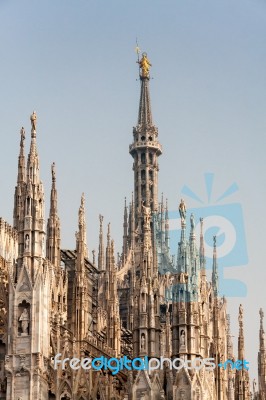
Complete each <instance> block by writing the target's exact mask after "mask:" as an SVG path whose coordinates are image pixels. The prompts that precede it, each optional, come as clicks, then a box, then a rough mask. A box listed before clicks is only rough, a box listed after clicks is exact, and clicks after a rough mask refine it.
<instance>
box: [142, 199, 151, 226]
mask: <svg viewBox="0 0 266 400" xmlns="http://www.w3.org/2000/svg"><path fill="white" fill-rule="evenodd" d="M142 210H143V214H144V223H145V224H146V225H148V224H149V223H150V221H151V209H150V207H145V206H144V202H142Z"/></svg>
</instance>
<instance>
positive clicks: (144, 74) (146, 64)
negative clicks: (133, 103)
mask: <svg viewBox="0 0 266 400" xmlns="http://www.w3.org/2000/svg"><path fill="white" fill-rule="evenodd" d="M137 63H138V64H139V66H140V68H141V75H140V76H141V78H149V77H150V74H149V71H150V67H151V66H152V65H151V63H150V61H149V60H148V57H147V53H142V58H141V60H140V61H139V60H138V61H137Z"/></svg>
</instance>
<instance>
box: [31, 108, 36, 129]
mask: <svg viewBox="0 0 266 400" xmlns="http://www.w3.org/2000/svg"><path fill="white" fill-rule="evenodd" d="M30 121H31V131H32V132H35V131H36V124H37V115H36V111H33V113H32V114H31V116H30Z"/></svg>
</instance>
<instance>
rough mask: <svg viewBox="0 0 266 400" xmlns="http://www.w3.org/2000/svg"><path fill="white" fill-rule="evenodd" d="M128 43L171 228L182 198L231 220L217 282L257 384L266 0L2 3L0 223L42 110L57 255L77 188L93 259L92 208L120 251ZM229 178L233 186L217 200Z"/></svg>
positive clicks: (133, 97) (131, 98) (131, 84)
mask: <svg viewBox="0 0 266 400" xmlns="http://www.w3.org/2000/svg"><path fill="white" fill-rule="evenodd" d="M136 37H137V38H138V43H139V46H140V48H141V50H142V51H146V52H147V53H148V57H149V59H150V61H151V63H152V68H151V77H152V78H153V79H151V80H150V91H151V102H152V113H153V119H154V123H155V124H156V126H157V127H158V129H159V140H160V143H161V144H162V146H163V155H162V156H161V157H160V160H159V163H160V171H159V193H161V192H163V193H164V196H165V197H167V198H168V204H169V209H170V211H171V218H172V217H173V221H170V224H171V228H172V229H177V228H175V227H174V226H175V225H174V224H175V222H177V221H174V218H175V216H176V210H177V208H178V204H179V201H180V198H181V197H184V198H185V201H186V204H187V208H188V209H193V211H194V212H195V216H196V219H197V221H198V218H199V217H200V216H202V214H204V216H205V218H206V217H208V216H209V217H211V216H212V215H214V214H215V215H217V213H218V214H219V215H220V216H221V215H222V220H221V221H222V224H224V223H225V222H226V221H227V222H228V221H229V222H228V223H227V225H223V227H222V228H221V227H220V230H219V229H218V228H217V229H218V230H217V235H218V239H219V237H220V242H219V240H217V244H218V248H217V251H218V255H219V247H220V252H221V253H222V251H223V249H222V246H223V245H224V243H225V240H226V238H227V236H226V232H225V231H226V229H227V228H228V226H229V228H230V227H231V228H232V226H233V231H234V232H235V233H236V238H235V240H236V242H237V247H236V248H235V254H234V257H231V255H232V254H231V253H230V252H229V253H230V254H231V255H230V254H229V256H228V257H229V258H227V260H225V259H221V260H219V259H218V262H219V265H220V275H223V276H224V278H223V282H225V279H229V278H230V279H235V280H237V281H241V282H242V283H241V284H240V286H239V284H237V283H235V284H234V283H233V286H232V285H231V286H230V291H231V293H230V295H229V297H228V310H229V312H230V314H231V321H232V335H234V338H233V339H234V344H235V349H234V350H235V352H236V351H237V347H236V346H237V335H238V322H237V315H238V307H239V304H240V303H242V304H243V306H244V311H245V316H244V318H245V319H244V324H245V333H246V338H245V339H246V341H245V347H246V359H247V360H248V361H249V362H250V365H251V377H252V379H253V378H254V377H255V376H256V375H257V365H256V360H257V352H258V328H259V314H258V311H259V308H260V307H263V308H264V310H265V312H266V296H265V280H266V273H265V253H264V249H265V225H266V212H265V199H266V185H265V183H266V182H265V178H266V173H265V147H266V139H265V131H266V113H265V110H266V90H265V89H266V68H265V67H266V46H265V37H266V1H265V0H241V1H240V0H173V1H172V0H146V1H145V2H143V1H139V0H135V1H134V2H130V1H122V0H112V1H108V2H107V1H103V0H97V1H90V0H75V1H74V0H61V1H59V0H46V1H45V2H44V1H42V2H40V1H39V2H37V3H36V2H34V1H32V0H13V1H12V2H11V1H7V0H0V51H1V64H0V70H1V76H0V93H1V96H0V99H1V100H0V101H1V107H0V135H1V136H0V137H1V150H2V151H1V158H0V188H1V196H0V215H1V216H2V217H3V218H4V219H5V220H7V221H8V222H9V223H12V213H13V196H14V187H15V183H16V174H17V156H18V151H19V140H20V135H19V132H20V128H21V126H24V127H25V130H26V137H27V140H26V143H27V144H26V145H27V149H28V148H29V140H30V119H29V117H30V114H31V113H32V111H33V110H36V112H37V116H38V127H37V143H38V151H39V156H40V164H41V177H42V180H43V182H44V187H45V194H46V215H48V211H49V196H50V193H49V191H50V186H51V172H50V168H51V164H52V162H55V163H56V172H57V188H58V196H59V214H60V218H61V227H62V247H63V248H74V246H75V231H76V230H77V224H78V207H79V204H80V197H81V194H82V192H84V193H85V197H86V213H87V232H88V233H87V235H88V247H89V250H90V252H91V251H92V250H93V249H97V247H98V229H99V228H98V227H99V224H98V215H99V214H102V215H103V216H104V222H105V226H106V225H107V223H108V222H111V232H112V236H113V238H114V240H115V245H116V251H118V252H120V251H121V246H122V224H123V204H124V197H127V198H128V199H130V197H131V192H132V189H133V171H132V161H133V160H132V158H131V156H130V155H129V153H128V146H129V144H130V143H131V142H132V139H133V137H132V128H133V126H134V125H136V122H137V112H138V102H139V91H140V83H139V80H138V67H137V64H136V53H135V52H134V48H135V43H136ZM206 179H207V181H208V182H209V184H208V185H207V188H209V196H208V190H206V185H205V180H206ZM211 180H213V185H212V190H211V189H210V186H211V184H210V181H211ZM232 184H235V186H234V187H237V188H238V190H236V191H235V192H234V193H232V194H231V195H230V196H225V197H224V198H223V199H222V200H221V201H218V202H217V199H218V198H219V197H220V196H221V195H222V194H223V193H224V192H225V191H226V190H227V189H228V188H229V187H230V186H231V185H232ZM184 187H189V188H190V189H191V191H192V192H193V193H195V194H197V196H198V197H199V198H200V199H201V200H202V202H201V203H200V202H199V201H197V200H195V198H194V199H193V198H191V196H188V195H187V193H188V190H185V191H184ZM184 192H185V193H184ZM194 197H195V196H194ZM217 206H220V208H219V207H218V208H217ZM215 207H216V208H215ZM227 212H228V214H227ZM226 215H228V216H227V219H226ZM176 226H177V225H176ZM223 229H224V230H225V231H223ZM105 231H106V228H105ZM213 233H214V234H215V233H216V232H215V229H214V228H213V229H211V228H210V230H209V237H210V235H211V234H213ZM231 233H232V229H231ZM174 236H175V235H173V241H172V242H173V243H172V244H171V250H172V251H173V253H176V247H177V242H175V239H174ZM229 242H230V240H229ZM209 244H210V243H209ZM229 244H230V243H229ZM90 254H91V253H90ZM230 257H231V258H230ZM225 286H226V285H225ZM225 286H224V287H225ZM239 287H240V289H239V290H240V291H239V290H238V289H237V288H239ZM222 288H223V284H222ZM227 289H228V287H227ZM221 294H222V293H221ZM265 328H266V325H265Z"/></svg>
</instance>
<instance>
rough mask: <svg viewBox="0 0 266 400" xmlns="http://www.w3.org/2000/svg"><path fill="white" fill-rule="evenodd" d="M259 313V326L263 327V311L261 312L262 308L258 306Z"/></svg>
mask: <svg viewBox="0 0 266 400" xmlns="http://www.w3.org/2000/svg"><path fill="white" fill-rule="evenodd" d="M259 314H260V327H261V329H263V318H264V312H263V310H262V308H260V311H259Z"/></svg>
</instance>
